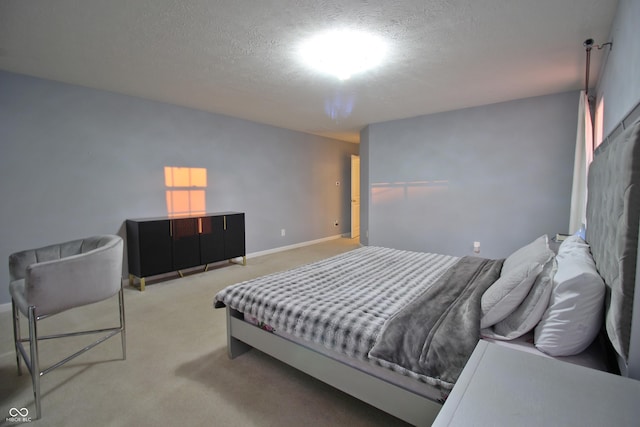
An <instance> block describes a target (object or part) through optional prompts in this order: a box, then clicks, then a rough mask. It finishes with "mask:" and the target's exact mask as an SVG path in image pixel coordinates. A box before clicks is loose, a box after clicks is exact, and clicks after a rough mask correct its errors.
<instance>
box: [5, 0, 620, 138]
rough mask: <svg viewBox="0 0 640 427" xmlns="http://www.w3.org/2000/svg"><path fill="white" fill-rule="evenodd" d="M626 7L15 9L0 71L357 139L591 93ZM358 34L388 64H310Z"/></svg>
mask: <svg viewBox="0 0 640 427" xmlns="http://www.w3.org/2000/svg"><path fill="white" fill-rule="evenodd" d="M616 5H617V1H615V0H535V1H534V0H402V1H391V0H381V1H378V0H371V1H354V0H343V1H340V0H336V1H330V0H315V1H314V0H309V1H300V0H298V1H293V0H259V1H257V0H253V1H250V0H219V1H215V0H2V1H0V69H3V70H7V71H12V72H17V73H23V74H27V75H32V76H37V77H43V78H47V79H52V80H57V81H61V82H67V83H73V84H78V85H82V86H88V87H92V88H98V89H104V90H108V91H113V92H118V93H123V94H128V95H134V96H138V97H142V98H146V99H151V100H157V101H163V102H169V103H172V104H177V105H182V106H187V107H192V108H197V109H201V110H205V111H211V112H215V113H220V114H225V115H230V116H235V117H240V118H244V119H248V120H252V121H256V122H261V123H266V124H271V125H274V126H279V127H283V128H288V129H294V130H298V131H302V132H307V133H313V134H318V135H324V136H328V137H332V138H337V139H343V140H347V141H354V142H355V141H357V140H358V138H359V131H360V130H361V129H362V128H363V127H364V126H366V125H367V124H370V123H376V122H382V121H387V120H394V119H399V118H407V117H415V116H419V115H424V114H430V113H435V112H441V111H448V110H453V109H459V108H465V107H471V106H476V105H483V104H490V103H495V102H501V101H506V100H511V99H517V98H524V97H529V96H537V95H544V94H549V93H556V92H563V91H568V90H573V89H578V88H581V87H583V85H584V70H585V65H584V63H585V51H584V48H583V46H582V42H583V41H584V40H585V39H587V38H594V39H595V41H596V44H598V43H604V42H605V41H608V40H606V38H607V37H608V35H609V32H610V29H611V28H610V27H611V22H612V20H613V16H614V13H615V9H616ZM345 27H348V28H355V29H362V30H367V31H370V32H373V33H375V34H378V35H380V36H382V37H384V38H385V39H386V40H387V41H388V43H389V45H390V52H389V55H388V57H387V60H386V62H385V63H384V65H383V66H382V67H380V68H379V69H377V70H375V71H372V72H369V73H366V74H362V75H359V76H353V77H352V78H351V79H349V80H347V81H345V82H340V81H338V80H337V79H335V78H332V77H330V76H325V75H320V74H317V73H314V72H312V71H310V70H308V69H307V68H306V67H305V65H304V64H302V63H301V62H300V61H299V59H298V57H297V56H296V49H297V46H298V43H299V42H300V41H301V40H302V39H304V38H306V37H308V36H311V35H313V34H315V33H317V32H318V31H322V30H326V29H330V28H345ZM614 49H615V46H614ZM603 55H604V51H598V50H595V49H594V50H593V53H592V55H591V59H592V64H591V65H592V66H591V81H592V82H595V79H596V78H597V74H598V70H599V68H600V63H601V58H602V57H603Z"/></svg>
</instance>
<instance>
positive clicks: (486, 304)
mask: <svg viewBox="0 0 640 427" xmlns="http://www.w3.org/2000/svg"><path fill="white" fill-rule="evenodd" d="M541 271H542V266H541V265H540V264H538V263H537V262H530V263H524V264H521V265H520V266H518V267H516V268H514V269H513V270H512V271H510V272H509V273H507V274H504V275H501V276H500V278H499V279H498V280H496V281H495V283H493V284H492V285H491V286H490V287H489V289H487V290H486V291H485V292H484V294H483V295H482V301H481V308H482V318H481V319H480V328H482V329H484V328H488V327H489V326H491V325H495V324H496V323H498V322H499V321H501V320H502V319H504V318H505V317H507V316H508V315H509V314H510V313H511V312H513V311H514V310H515V309H516V308H517V307H518V306H519V305H520V303H521V302H522V300H524V299H525V298H526V296H527V294H528V293H529V290H530V289H531V286H532V285H533V282H534V281H535V280H536V277H538V274H540V272H541Z"/></svg>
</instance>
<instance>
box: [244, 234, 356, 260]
mask: <svg viewBox="0 0 640 427" xmlns="http://www.w3.org/2000/svg"><path fill="white" fill-rule="evenodd" d="M342 237H345V236H344V235H342V234H336V235H335V236H329V237H323V238H322V239H317V240H309V241H307V242H301V243H296V244H293V245H288V246H280V247H278V248H273V249H267V250H265V251H259V252H252V253H250V254H247V258H255V257H259V256H262V255H269V254H275V253H278V252H283V251H288V250H290V249H297V248H302V247H304V246H310V245H315V244H316V243H322V242H328V241H329V240H335V239H340V238H342Z"/></svg>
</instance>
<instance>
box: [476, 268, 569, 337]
mask: <svg viewBox="0 0 640 427" xmlns="http://www.w3.org/2000/svg"><path fill="white" fill-rule="evenodd" d="M556 269H557V263H556V259H555V257H554V258H551V259H550V260H549V261H547V263H546V264H545V265H544V268H543V269H542V272H541V273H540V274H539V275H538V277H537V278H536V281H535V283H534V284H533V286H532V287H531V290H530V291H529V294H528V295H527V297H526V298H525V299H524V301H522V304H520V306H519V307H518V308H517V309H516V310H515V311H513V313H511V314H510V315H508V316H507V317H506V318H505V319H504V320H502V321H501V322H498V323H496V324H495V325H494V326H493V332H492V333H491V332H489V333H486V334H485V331H483V335H486V336H489V337H491V338H496V339H502V340H512V339H516V338H518V337H520V336H522V335H524V334H526V333H527V332H529V331H530V330H532V329H533V328H535V327H536V325H537V324H538V322H539V321H540V319H541V318H542V315H543V314H544V312H545V311H546V310H547V307H548V306H549V299H550V297H551V291H552V290H553V276H554V275H555V273H556Z"/></svg>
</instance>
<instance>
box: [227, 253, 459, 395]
mask: <svg viewBox="0 0 640 427" xmlns="http://www.w3.org/2000/svg"><path fill="white" fill-rule="evenodd" d="M459 260H460V258H458V257H454V256H449V255H442V254H432V253H421V252H413V251H405V250H398V249H390V248H380V247H372V246H367V247H361V248H358V249H355V250H353V251H350V252H346V253H343V254H340V255H336V256H334V257H331V258H328V259H326V260H321V261H318V262H315V263H312V264H308V265H306V266H302V267H297V268H295V269H292V270H288V271H284V272H279V273H274V274H271V275H268V276H264V277H260V278H257V279H252V280H249V281H246V282H242V283H238V284H236V285H232V286H230V287H227V288H225V289H224V290H222V291H221V292H220V293H218V294H217V295H216V297H215V303H216V306H217V307H220V306H224V305H226V306H228V307H230V308H232V309H234V310H237V311H239V312H241V313H243V314H244V315H245V317H246V318H252V319H254V321H255V323H257V324H259V325H262V326H263V327H264V328H265V329H268V330H270V331H273V332H275V333H276V334H278V335H281V336H283V337H286V338H287V339H290V340H292V341H295V342H299V343H303V344H304V345H305V346H307V347H310V348H314V349H315V350H317V351H320V352H326V353H329V354H332V355H331V357H332V358H342V357H344V358H345V359H344V360H343V361H345V362H346V363H347V364H349V365H354V364H358V365H359V367H358V369H361V370H370V369H374V370H376V371H378V370H379V371H381V372H385V371H388V372H389V373H390V374H393V372H391V371H390V370H388V369H386V368H382V367H381V366H378V362H374V361H371V360H370V359H369V358H368V354H369V351H370V350H371V349H372V348H373V346H374V345H375V343H376V339H377V337H378V334H379V333H380V331H381V330H382V329H383V327H384V325H385V323H386V322H387V321H388V320H389V319H390V318H391V317H392V316H393V315H394V314H395V313H397V312H398V311H400V310H401V309H402V308H404V307H405V306H407V305H408V304H409V303H410V302H412V301H413V300H415V299H416V298H417V297H418V296H419V295H421V294H423V293H424V292H425V291H426V290H427V289H429V288H430V287H431V286H432V285H433V284H434V283H435V282H436V281H437V280H438V279H439V278H440V277H441V276H442V275H443V274H444V273H445V272H446V271H447V270H449V269H450V268H451V267H452V266H454V265H455V264H456V263H457V262H458V261H459ZM377 376H380V375H377ZM392 376H393V375H392ZM407 379H408V380H412V379H411V378H407ZM413 381H414V382H415V380H413ZM409 383H410V381H409ZM441 397H442V395H440V394H439V395H437V396H431V398H435V399H436V400H437V399H441Z"/></svg>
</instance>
